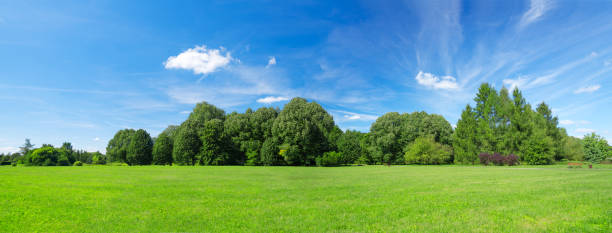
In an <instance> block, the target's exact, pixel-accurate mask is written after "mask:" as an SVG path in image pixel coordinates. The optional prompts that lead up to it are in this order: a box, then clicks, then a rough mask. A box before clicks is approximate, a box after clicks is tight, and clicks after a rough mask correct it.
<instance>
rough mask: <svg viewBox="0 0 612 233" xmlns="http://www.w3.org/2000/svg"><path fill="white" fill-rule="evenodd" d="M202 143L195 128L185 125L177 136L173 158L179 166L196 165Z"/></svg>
mask: <svg viewBox="0 0 612 233" xmlns="http://www.w3.org/2000/svg"><path fill="white" fill-rule="evenodd" d="M201 146H202V142H201V141H200V138H199V136H198V132H197V131H196V129H195V128H192V127H189V126H188V125H187V124H186V123H183V124H182V125H181V127H180V129H179V130H178V133H177V134H176V138H175V140H174V146H173V148H172V158H173V161H174V163H176V164H178V165H195V163H196V161H197V160H196V156H197V155H198V153H199V152H200V147H201Z"/></svg>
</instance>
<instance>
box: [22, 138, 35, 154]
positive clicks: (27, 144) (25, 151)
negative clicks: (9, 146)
mask: <svg viewBox="0 0 612 233" xmlns="http://www.w3.org/2000/svg"><path fill="white" fill-rule="evenodd" d="M33 148H34V144H32V143H31V142H30V139H29V138H26V139H25V143H24V144H23V146H21V147H19V149H20V150H21V154H23V155H26V154H28V153H29V152H30V151H31V150H32V149H33Z"/></svg>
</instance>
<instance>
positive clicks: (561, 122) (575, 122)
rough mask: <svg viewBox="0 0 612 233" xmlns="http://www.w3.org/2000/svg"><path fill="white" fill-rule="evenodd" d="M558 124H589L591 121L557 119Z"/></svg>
mask: <svg viewBox="0 0 612 233" xmlns="http://www.w3.org/2000/svg"><path fill="white" fill-rule="evenodd" d="M559 124H562V125H586V124H591V122H590V121H585V120H581V121H572V120H561V121H559Z"/></svg>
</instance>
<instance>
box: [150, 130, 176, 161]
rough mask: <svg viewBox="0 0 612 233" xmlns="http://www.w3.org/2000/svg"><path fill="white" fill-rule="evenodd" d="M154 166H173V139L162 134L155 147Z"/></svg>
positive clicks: (158, 137)
mask: <svg viewBox="0 0 612 233" xmlns="http://www.w3.org/2000/svg"><path fill="white" fill-rule="evenodd" d="M153 164H155V165H172V139H170V137H169V136H168V135H167V134H166V133H164V132H162V133H161V134H159V136H157V140H155V144H154V145H153Z"/></svg>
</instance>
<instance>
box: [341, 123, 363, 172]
mask: <svg viewBox="0 0 612 233" xmlns="http://www.w3.org/2000/svg"><path fill="white" fill-rule="evenodd" d="M363 136H364V134H363V133H361V132H359V131H355V130H346V131H345V132H344V133H343V134H342V136H340V137H339V138H338V141H337V146H338V152H339V153H340V154H341V155H342V158H341V159H340V161H339V162H340V163H342V164H350V163H354V162H355V161H357V160H358V159H359V157H361V156H362V147H361V138H362V137H363Z"/></svg>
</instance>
